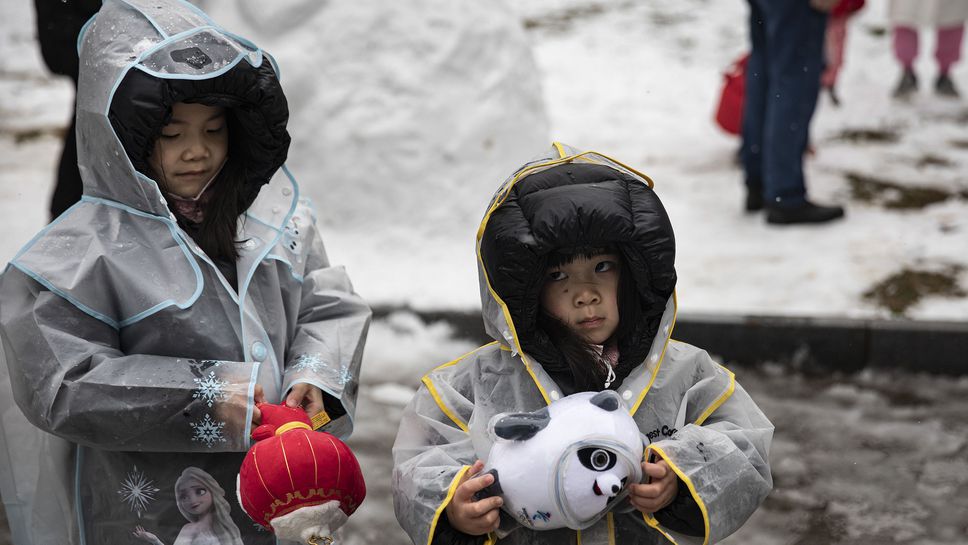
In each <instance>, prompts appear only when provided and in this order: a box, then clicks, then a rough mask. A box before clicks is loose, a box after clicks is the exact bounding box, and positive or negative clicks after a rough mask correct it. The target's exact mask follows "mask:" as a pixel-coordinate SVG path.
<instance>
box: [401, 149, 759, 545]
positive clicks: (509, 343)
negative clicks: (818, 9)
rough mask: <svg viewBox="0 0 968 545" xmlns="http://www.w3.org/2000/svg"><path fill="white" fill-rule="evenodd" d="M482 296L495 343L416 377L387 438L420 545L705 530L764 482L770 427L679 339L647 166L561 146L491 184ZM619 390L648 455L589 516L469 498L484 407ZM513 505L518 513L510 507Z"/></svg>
mask: <svg viewBox="0 0 968 545" xmlns="http://www.w3.org/2000/svg"><path fill="white" fill-rule="evenodd" d="M477 256H478V270H479V275H480V279H481V300H482V303H483V313H484V323H485V327H486V329H487V332H488V333H489V334H490V335H491V336H492V337H493V338H494V339H496V341H495V342H493V343H491V344H488V345H485V346H483V347H481V348H479V349H477V350H475V351H473V352H471V353H469V354H466V355H464V356H462V357H460V358H458V359H457V360H454V361H452V362H450V363H447V364H445V365H442V366H440V367H438V368H436V369H434V370H433V371H431V372H430V373H428V374H427V375H426V376H425V377H424V378H423V384H422V386H421V388H420V389H419V391H418V392H417V394H416V395H415V396H414V398H413V400H412V401H411V402H410V404H409V405H408V407H407V408H406V409H405V411H404V415H403V419H402V421H401V423H400V429H399V432H398V434H397V439H396V442H395V444H394V446H393V458H394V469H393V491H394V496H393V498H394V507H395V511H396V516H397V520H398V521H399V522H400V524H401V525H402V526H403V528H404V530H406V532H407V533H408V534H409V535H410V538H411V539H412V540H413V542H414V543H415V544H418V545H424V544H427V545H430V544H451V543H467V544H471V543H475V544H480V543H485V542H486V543H493V542H495V541H497V540H500V542H501V543H512V544H513V543H522V544H523V543H528V544H540V543H548V544H555V545H559V544H567V543H572V544H574V543H581V544H582V545H590V544H602V545H607V544H612V543H637V544H648V543H662V542H666V541H671V542H675V543H713V542H716V541H718V540H720V539H722V538H724V537H726V536H727V535H729V534H731V533H732V532H734V531H736V530H737V529H738V528H739V527H740V526H741V525H742V524H743V523H744V522H745V521H746V519H747V518H748V517H749V516H750V515H751V514H752V513H753V511H755V510H756V508H757V507H758V506H759V505H760V503H761V502H762V501H763V500H764V498H766V496H767V494H768V493H769V491H770V490H771V488H772V477H771V475H770V467H769V462H768V452H769V446H770V441H771V439H772V436H773V425H772V424H771V423H770V421H769V420H768V419H767V418H766V416H764V414H763V413H762V412H761V411H760V409H759V408H758V407H757V406H756V404H755V403H754V402H753V400H752V399H751V398H750V396H749V395H748V394H747V393H746V391H745V390H743V388H742V386H740V385H739V384H738V383H737V382H736V380H735V378H734V375H733V373H732V372H730V371H729V370H728V369H726V368H725V367H723V366H721V365H718V364H716V363H715V362H714V361H713V360H712V359H710V357H709V355H708V354H706V352H704V351H702V350H700V349H698V348H695V347H693V346H690V345H688V344H685V343H681V342H677V341H675V340H672V338H671V335H672V329H673V327H674V325H675V317H676V297H675V292H674V288H675V283H676V272H675V268H674V258H675V242H674V238H673V233H672V226H671V225H670V223H669V218H668V216H667V215H666V212H665V210H664V209H663V207H662V204H661V203H660V202H659V199H658V197H657V196H656V193H655V192H654V191H653V190H652V181H651V180H649V178H648V177H646V176H644V175H642V174H639V173H638V172H636V171H634V170H632V169H630V168H627V167H625V166H623V165H621V164H619V163H617V162H614V161H612V160H610V159H608V158H606V157H604V156H602V155H599V154H596V153H591V152H587V153H577V152H576V151H575V150H572V149H570V148H567V147H565V146H563V145H561V144H555V146H554V148H553V150H552V153H551V154H550V155H548V156H546V157H543V158H541V159H538V160H536V161H533V162H531V163H528V164H526V165H525V166H523V167H522V168H521V169H519V170H518V171H517V172H516V173H515V174H514V175H513V176H511V178H509V179H508V180H507V181H506V182H505V183H504V184H503V185H502V186H501V188H500V189H499V190H498V191H497V193H496V194H495V196H494V198H493V200H492V201H491V204H490V206H489V207H488V210H487V213H486V215H485V216H484V220H483V222H482V223H481V227H480V229H479V230H478V236H477ZM603 389H612V390H615V391H616V392H618V393H619V394H620V396H621V398H622V399H623V400H624V402H625V407H624V408H625V409H626V410H628V411H629V412H630V413H631V415H632V417H633V418H634V420H635V422H636V423H637V424H638V427H639V430H640V431H641V434H642V440H643V443H644V444H645V445H647V446H649V447H650V448H649V452H653V453H655V454H656V455H657V456H658V457H657V458H656V459H655V460H654V462H652V461H645V462H643V474H644V475H647V476H648V477H649V478H650V480H651V482H649V483H640V484H632V485H630V487H629V496H628V498H629V501H628V502H626V503H624V504H623V503H619V504H618V505H616V507H615V508H613V509H612V510H611V511H610V512H608V513H607V514H606V515H605V516H604V517H602V518H601V519H599V520H598V521H597V522H595V523H594V525H592V526H590V527H588V528H586V529H584V530H580V531H576V530H571V529H568V528H563V529H556V530H545V531H536V530H532V529H530V528H529V519H527V517H521V516H510V515H508V514H507V513H505V512H503V511H501V510H500V509H499V507H500V505H501V504H502V499H501V498H500V496H492V497H487V498H485V499H481V500H477V499H475V494H476V493H477V492H478V491H481V490H482V489H485V488H487V487H488V486H490V485H491V484H492V483H493V482H494V477H493V476H492V475H490V474H483V475H478V472H480V470H481V468H482V464H481V462H480V459H481V458H483V457H485V456H486V455H487V453H488V451H489V450H490V445H491V439H490V438H489V437H488V434H487V426H488V422H489V421H490V420H491V418H492V417H493V416H494V415H496V414H498V413H504V412H529V411H534V410H537V409H540V408H541V407H544V406H546V405H548V404H550V403H551V402H552V401H554V400H557V399H560V398H561V397H562V396H566V395H569V394H572V393H575V392H579V391H600V390H603ZM516 515H517V514H516Z"/></svg>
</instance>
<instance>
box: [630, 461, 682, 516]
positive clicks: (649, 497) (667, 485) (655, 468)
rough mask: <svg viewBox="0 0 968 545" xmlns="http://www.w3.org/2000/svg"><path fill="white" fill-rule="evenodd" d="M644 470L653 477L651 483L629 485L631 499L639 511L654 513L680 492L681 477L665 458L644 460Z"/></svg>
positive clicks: (670, 501)
mask: <svg viewBox="0 0 968 545" xmlns="http://www.w3.org/2000/svg"><path fill="white" fill-rule="evenodd" d="M642 471H644V472H645V474H646V475H648V476H649V477H651V479H652V480H651V482H649V484H633V485H632V486H630V487H629V501H630V502H631V503H632V505H633V506H635V508H636V509H638V510H639V511H641V512H643V513H646V514H652V513H655V512H656V511H658V510H660V509H662V508H663V507H665V506H667V505H669V504H670V503H672V500H673V499H674V498H675V497H676V494H678V493H679V479H678V478H676V474H675V473H674V472H673V471H672V470H671V469H669V465H668V464H666V461H665V460H659V461H658V462H656V463H652V462H642Z"/></svg>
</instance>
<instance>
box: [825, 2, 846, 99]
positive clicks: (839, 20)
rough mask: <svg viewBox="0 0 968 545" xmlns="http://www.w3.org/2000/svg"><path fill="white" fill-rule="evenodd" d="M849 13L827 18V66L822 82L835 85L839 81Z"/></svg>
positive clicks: (829, 85)
mask: <svg viewBox="0 0 968 545" xmlns="http://www.w3.org/2000/svg"><path fill="white" fill-rule="evenodd" d="M847 17H848V16H847V15H839V16H837V17H829V18H828V19H827V34H826V35H825V36H824V44H823V49H824V56H825V57H826V59H825V60H826V61H827V66H826V67H825V68H824V70H823V74H822V75H821V76H820V84H821V85H823V86H824V87H833V86H834V84H835V83H837V74H839V73H840V67H841V66H843V65H844V44H845V43H846V42H847Z"/></svg>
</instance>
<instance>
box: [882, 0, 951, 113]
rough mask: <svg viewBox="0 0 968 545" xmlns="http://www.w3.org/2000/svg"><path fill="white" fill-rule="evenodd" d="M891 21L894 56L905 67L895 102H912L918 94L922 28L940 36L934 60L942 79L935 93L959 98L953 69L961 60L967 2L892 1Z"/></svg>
mask: <svg viewBox="0 0 968 545" xmlns="http://www.w3.org/2000/svg"><path fill="white" fill-rule="evenodd" d="M888 19H889V20H890V21H891V23H892V24H893V25H894V56H895V57H897V60H898V62H899V63H901V79H900V80H899V81H898V82H897V86H896V87H895V88H894V98H899V99H907V98H910V97H911V95H913V94H914V93H915V92H917V90H918V77H917V74H916V73H915V72H914V60H915V59H916V58H917V57H918V29H917V27H918V26H922V25H923V26H931V27H933V28H935V29H936V32H937V44H936V46H935V49H934V58H935V59H936V60H937V62H938V76H937V78H936V79H935V81H934V92H935V93H937V94H938V95H940V96H943V97H949V98H957V97H958V96H959V93H958V88H957V87H955V84H954V82H953V81H952V80H951V75H950V72H951V67H952V66H953V65H954V64H955V63H956V62H958V60H960V59H961V42H962V41H963V38H964V35H965V21H966V20H968V1H965V0H917V1H915V0H891V3H890V5H889V8H888Z"/></svg>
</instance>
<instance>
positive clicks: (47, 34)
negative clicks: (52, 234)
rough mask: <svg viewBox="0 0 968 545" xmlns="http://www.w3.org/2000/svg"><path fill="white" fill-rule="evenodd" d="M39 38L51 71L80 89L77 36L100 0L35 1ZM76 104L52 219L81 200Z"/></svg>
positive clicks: (54, 197)
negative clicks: (68, 79)
mask: <svg viewBox="0 0 968 545" xmlns="http://www.w3.org/2000/svg"><path fill="white" fill-rule="evenodd" d="M34 9H35V10H36V13H37V41H38V42H39V43H40V53H41V55H42V56H43V58H44V64H46V65H47V69H48V70H50V71H51V72H52V73H54V74H57V75H60V76H69V77H70V78H71V81H72V82H73V84H74V91H75V92H76V91H77V66H78V63H77V35H78V34H79V33H80V32H81V27H83V26H84V23H86V22H87V21H88V19H90V18H91V17H92V16H94V14H95V13H97V10H99V9H101V0H63V1H54V2H52V1H51V0H34ZM76 110H77V107H76V105H75V107H73V108H71V125H70V127H69V128H68V129H67V132H66V133H65V134H64V150H63V151H62V152H61V158H60V163H59V164H58V166H57V180H56V183H55V185H54V191H53V193H52V195H51V198H50V219H52V220H53V219H54V218H56V217H57V216H59V215H61V213H62V212H64V210H67V209H68V208H70V207H71V206H73V205H74V203H76V202H77V201H79V200H81V192H82V184H81V173H80V172H79V171H78V170H77V135H76V134H75V132H76V131H77V125H76V123H75V121H74V120H75V118H76V117H77V116H76V115H75V114H76Z"/></svg>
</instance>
